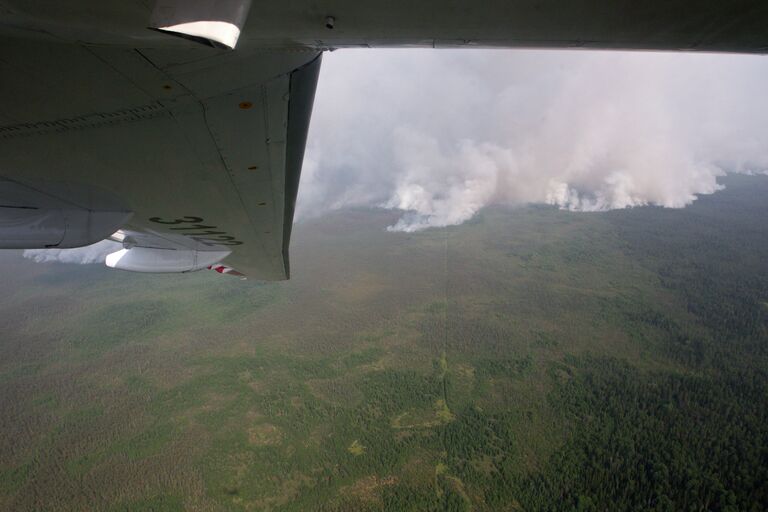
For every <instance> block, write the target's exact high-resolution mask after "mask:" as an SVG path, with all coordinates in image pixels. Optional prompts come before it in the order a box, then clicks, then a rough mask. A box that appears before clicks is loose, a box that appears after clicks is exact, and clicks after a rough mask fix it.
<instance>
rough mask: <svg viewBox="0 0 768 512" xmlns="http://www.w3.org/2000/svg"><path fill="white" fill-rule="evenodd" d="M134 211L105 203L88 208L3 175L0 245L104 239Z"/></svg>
mask: <svg viewBox="0 0 768 512" xmlns="http://www.w3.org/2000/svg"><path fill="white" fill-rule="evenodd" d="M131 215H132V212H130V211H126V210H122V209H119V208H116V209H110V208H108V207H105V206H104V205H99V207H97V208H85V207H82V206H79V205H77V204H74V203H71V202H66V201H62V200H60V199H58V198H57V197H55V196H54V195H51V194H50V193H48V192H46V191H42V190H39V189H36V188H33V187H30V186H27V185H24V184H21V183H18V182H15V181H10V180H6V179H3V178H0V249H49V248H57V249H67V248H72V247H83V246H85V245H90V244H94V243H96V242H98V241H100V240H104V239H105V238H107V237H109V236H110V235H111V234H112V233H114V232H115V231H117V230H118V229H120V228H121V227H122V226H123V225H124V224H125V223H126V222H127V221H128V219H130V218H131Z"/></svg>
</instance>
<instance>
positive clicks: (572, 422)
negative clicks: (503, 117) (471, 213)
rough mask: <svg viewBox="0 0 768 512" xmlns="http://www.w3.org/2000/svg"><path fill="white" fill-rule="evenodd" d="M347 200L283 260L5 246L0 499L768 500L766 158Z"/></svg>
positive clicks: (754, 507) (357, 505) (529, 504)
mask: <svg viewBox="0 0 768 512" xmlns="http://www.w3.org/2000/svg"><path fill="white" fill-rule="evenodd" d="M722 184H723V185H724V186H725V189H724V190H722V191H719V192H717V193H715V194H713V195H709V196H701V197H700V198H698V200H697V201H696V202H694V203H693V204H692V205H690V206H688V207H686V208H683V209H664V208H657V207H642V208H633V209H627V210H621V211H612V212H604V213H573V212H567V211H560V210H557V209H555V208H552V207H545V206H536V205H532V206H521V207H516V208H502V207H494V208H488V209H486V210H483V211H482V212H481V213H480V214H478V215H477V216H476V217H475V218H473V219H472V220H471V221H469V222H467V223H465V224H463V225H460V226H452V227H448V228H440V229H429V230H425V231H422V232H417V233H393V232H389V231H387V230H386V227H387V226H389V225H392V224H393V223H394V222H395V221H396V219H397V215H398V214H397V213H396V212H391V211H385V210H346V211H339V212H335V213H332V214H329V215H326V216H325V217H322V218H318V219H313V220H307V221H304V222H302V223H300V224H298V225H297V226H296V228H295V230H294V235H293V240H294V241H293V247H292V269H293V277H292V279H291V281H288V282H282V283H259V282H251V281H239V280H237V279H232V278H228V277H226V276H220V275H218V274H216V273H214V272H203V273H197V274H192V275H181V276H178V275H176V276H168V275H156V276H149V275H137V274H129V273H122V272H116V271H109V270H107V269H105V268H102V267H101V266H99V265H72V264H70V265H67V264H51V263H48V264H45V263H36V262H33V261H31V260H29V259H25V258H23V257H22V256H21V254H20V253H19V252H6V253H2V254H0V261H1V262H2V265H1V266H0V282H1V283H2V289H3V292H4V293H3V294H2V295H0V326H2V328H1V329H0V510H13V511H26V510H29V511H32V510H55V511H65V510H73V511H74V510H94V511H102V510H103V511H181V510H201V511H229V510H242V511H250V510H270V511H305V510H317V511H328V512H331V511H352V510H354V511H381V510H388V511H408V510H412V511H422V510H426V511H515V510H519V511H563V510H565V511H604V510H612V511H635V510H656V511H704V510H712V511H762V510H768V200H766V198H768V178H766V177H765V176H728V177H726V178H724V179H723V180H722Z"/></svg>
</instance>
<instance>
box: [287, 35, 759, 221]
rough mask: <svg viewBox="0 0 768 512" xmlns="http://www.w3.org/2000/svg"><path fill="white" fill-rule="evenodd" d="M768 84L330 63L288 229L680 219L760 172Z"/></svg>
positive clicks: (706, 60) (661, 65) (358, 58)
mask: <svg viewBox="0 0 768 512" xmlns="http://www.w3.org/2000/svg"><path fill="white" fill-rule="evenodd" d="M766 83H768V62H767V61H766V60H765V59H763V58H761V57H755V56H738V55H736V56H735V55H700V54H697V55H692V54H659V53H647V52H646V53H626V52H624V53H615V52H600V53H598V52H574V51H570V52H554V51H498V50H496V51H467V50H464V51H444V50H440V51H435V50H391V51H368V50H359V51H357V50H349V51H339V52H335V53H332V54H328V55H326V56H325V60H324V62H323V70H322V72H321V77H320V83H319V86H318V94H317V99H316V103H315V112H314V114H313V121H312V126H311V130H310V137H309V143H308V148H307V158H306V161H305V167H304V176H303V178H302V185H301V190H300V194H299V204H298V212H297V214H298V217H299V218H301V217H307V216H311V215H316V214H320V213H323V212H325V211H328V210H332V209H337V208H343V207H347V206H365V205H369V206H374V205H376V206H384V207H387V208H398V209H401V210H405V211H406V213H405V214H404V215H403V216H402V218H401V219H400V220H399V221H398V222H397V223H396V224H395V225H394V226H391V227H390V229H392V230H397V231H414V230H418V229H423V228H426V227H430V226H445V225H452V224H459V223H461V222H463V221H465V220H467V219H469V218H471V217H472V216H473V215H474V214H475V213H476V212H477V211H478V210H479V209H480V208H482V207H483V206H486V205H488V204H492V203H499V202H501V203H513V204H514V203H518V204H519V203H548V204H552V205H556V206H559V207H561V208H566V209H570V210H577V211H598V210H607V209H612V208H626V207H632V206H640V205H648V204H655V205H661V206H666V207H672V208H679V207H683V206H685V205H687V204H690V203H691V202H692V201H694V200H695V199H696V196H697V195H698V194H711V193H713V192H715V191H717V190H718V189H719V186H718V184H717V177H718V176H721V175H723V174H724V173H725V172H763V171H764V170H765V169H768V96H766V95H765V94H764V88H765V84H766Z"/></svg>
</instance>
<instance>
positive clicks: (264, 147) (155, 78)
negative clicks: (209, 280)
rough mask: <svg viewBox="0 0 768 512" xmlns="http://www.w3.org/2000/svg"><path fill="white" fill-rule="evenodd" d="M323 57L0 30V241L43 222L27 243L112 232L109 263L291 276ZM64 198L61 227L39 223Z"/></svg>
mask: <svg viewBox="0 0 768 512" xmlns="http://www.w3.org/2000/svg"><path fill="white" fill-rule="evenodd" d="M319 66H320V53H319V52H318V51H312V50H307V51H300V52H291V53H287V52H284V51H268V50H252V51H237V52H222V51H221V50H217V49H213V48H208V47H204V46H191V47H187V48H181V49H173V48H171V49H162V48H160V49H152V48H148V49H142V50H136V49H132V48H114V47H85V46H81V45H68V44H60V43H49V42H45V41H37V40H27V39H6V40H2V41H0V75H1V76H2V80H0V98H2V100H1V102H0V169H2V175H3V176H4V178H6V180H8V183H10V185H8V186H6V187H5V189H4V188H3V187H2V186H1V184H0V195H2V194H3V190H5V191H6V193H5V196H6V197H4V198H3V197H0V213H2V211H3V210H5V211H6V212H8V211H11V212H13V213H14V217H13V222H5V223H0V239H6V240H11V239H14V240H16V239H18V238H19V232H22V234H23V233H28V232H37V233H42V232H45V233H46V235H47V236H45V237H43V239H41V240H42V241H37V242H38V245H33V244H31V243H28V246H30V245H31V246H35V247H68V246H73V245H74V246H76V245H84V244H83V242H85V243H93V242H96V241H98V240H100V239H103V238H106V237H108V236H109V235H111V234H112V233H113V232H115V231H117V230H118V229H122V230H123V232H124V233H129V235H128V239H129V240H130V243H126V244H124V245H125V247H126V249H124V250H123V252H122V253H121V255H120V257H119V258H117V257H113V258H111V259H110V260H109V261H108V263H109V264H110V266H112V267H115V268H121V269H126V270H134V271H145V272H182V271H190V270H198V269H201V268H205V267H208V266H210V265H212V264H214V263H219V262H222V261H225V262H226V264H227V265H228V266H231V267H234V268H236V269H237V270H239V271H240V272H243V273H245V274H247V275H248V276H249V277H253V278H256V279H265V280H276V279H286V278H288V276H289V272H290V270H289V262H288V242H289V240H290V233H291V225H292V220H293V209H294V204H295V200H296V193H297V190H298V181H299V173H300V170H301V163H302V158H303V152H304V144H305V139H306V133H307V128H308V124H309V117H310V112H311V108H312V101H313V97H314V91H315V85H316V82H317V75H318V71H319ZM9 187H11V188H10V189H9ZM73 188H75V189H77V191H78V193H77V194H73V193H72V189H73ZM22 191H23V192H24V193H23V194H21V192H22ZM11 200H15V201H16V202H15V203H13V204H9V201H11ZM19 201H20V202H19ZM62 205H63V206H62ZM3 206H6V207H9V208H4V207H3ZM67 208H68V210H67ZM62 209H64V210H66V211H68V212H69V214H68V218H67V219H66V222H64V224H65V227H66V230H67V232H68V235H67V236H63V235H61V236H58V235H57V234H56V232H55V226H52V223H51V222H50V219H51V218H55V217H56V212H60V211H62ZM52 212H53V213H52ZM73 212H74V213H73ZM77 212H88V213H89V214H90V216H88V215H81V216H80V217H78V216H77V215H75V213H77ZM110 215H111V217H110ZM6 216H7V215H6ZM25 216H26V217H25ZM126 217H129V218H128V220H127V221H126ZM25 219H26V221H25ZM93 219H99V220H101V224H99V225H98V229H94V227H93V226H94V225H95V224H97V223H95V221H94V220H93ZM110 220H112V221H113V222H112V223H110ZM88 230H90V231H92V233H91V232H88V233H85V232H86V231H88ZM78 232H82V233H81V235H80V236H79V237H75V238H74V240H76V243H71V241H72V239H73V236H74V234H77V233H78ZM73 233H74V234H73ZM27 240H28V241H29V237H27ZM68 240H69V243H68V242H67V241H68ZM31 242H35V240H32V241H31ZM16 246H18V244H17V245H16Z"/></svg>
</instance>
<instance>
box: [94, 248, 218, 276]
mask: <svg viewBox="0 0 768 512" xmlns="http://www.w3.org/2000/svg"><path fill="white" fill-rule="evenodd" d="M229 254H230V251H195V250H191V249H190V250H184V249H156V248H151V247H131V248H126V249H121V250H119V251H117V252H113V253H112V254H109V255H108V256H107V261H106V263H107V266H108V267H111V268H117V269H120V270H130V271H131V272H153V273H160V272H194V271H195V270H202V269H204V268H208V267H209V266H211V265H215V264H216V263H218V262H220V261H221V260H223V259H224V258H226V257H227V256H229Z"/></svg>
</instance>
